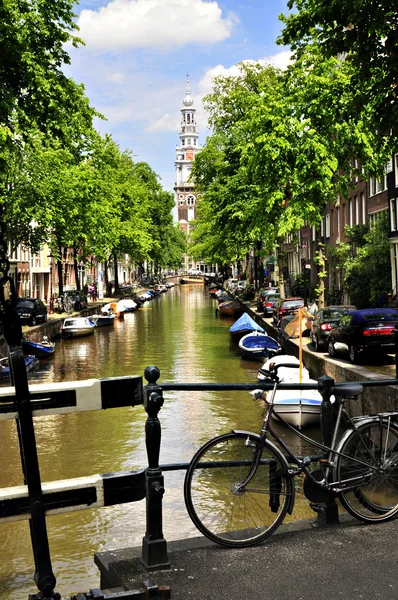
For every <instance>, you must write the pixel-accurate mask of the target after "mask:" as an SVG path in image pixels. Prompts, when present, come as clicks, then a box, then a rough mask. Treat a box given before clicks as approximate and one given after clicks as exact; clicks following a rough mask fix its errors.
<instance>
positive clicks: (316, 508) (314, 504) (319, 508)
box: [310, 502, 325, 513]
mask: <svg viewBox="0 0 398 600" xmlns="http://www.w3.org/2000/svg"><path fill="white" fill-rule="evenodd" d="M310 507H311V508H312V510H313V511H314V512H316V513H323V512H325V509H324V508H323V507H322V506H319V504H318V503H317V502H310Z"/></svg>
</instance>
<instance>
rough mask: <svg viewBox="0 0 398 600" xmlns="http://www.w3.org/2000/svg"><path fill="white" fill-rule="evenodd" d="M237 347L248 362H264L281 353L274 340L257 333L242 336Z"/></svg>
mask: <svg viewBox="0 0 398 600" xmlns="http://www.w3.org/2000/svg"><path fill="white" fill-rule="evenodd" d="M238 345H239V350H240V351H241V354H242V356H244V357H245V358H248V359H250V360H261V361H264V360H265V359H267V358H270V357H271V356H275V354H278V353H280V352H282V348H281V346H280V345H279V344H278V342H277V341H276V340H274V338H272V337H270V336H269V335H266V334H265V333H260V332H259V331H253V333H248V334H247V335H244V336H243V337H242V338H241V339H240V340H239V344H238Z"/></svg>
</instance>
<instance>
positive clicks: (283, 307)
mask: <svg viewBox="0 0 398 600" xmlns="http://www.w3.org/2000/svg"><path fill="white" fill-rule="evenodd" d="M302 306H304V299H303V298H299V297H292V298H284V299H283V300H282V299H280V300H279V301H278V302H277V303H276V304H275V306H274V308H273V310H272V318H273V322H274V325H276V326H277V327H279V323H280V320H281V319H282V317H285V316H286V315H292V314H295V313H296V312H297V311H298V309H299V308H300V307H302Z"/></svg>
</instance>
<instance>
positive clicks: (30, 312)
mask: <svg viewBox="0 0 398 600" xmlns="http://www.w3.org/2000/svg"><path fill="white" fill-rule="evenodd" d="M15 310H16V312H17V314H18V315H19V318H20V319H21V321H22V324H23V325H36V324H37V323H45V322H46V321H47V308H46V305H45V304H44V302H42V301H41V300H40V299H39V298H18V299H17V303H16V307H15Z"/></svg>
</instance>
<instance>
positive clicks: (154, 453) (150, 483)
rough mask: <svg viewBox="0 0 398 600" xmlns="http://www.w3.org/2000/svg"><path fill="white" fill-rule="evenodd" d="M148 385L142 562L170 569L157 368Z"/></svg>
mask: <svg viewBox="0 0 398 600" xmlns="http://www.w3.org/2000/svg"><path fill="white" fill-rule="evenodd" d="M144 376H145V379H146V380H147V381H148V384H147V385H146V386H145V387H144V407H145V410H146V412H147V413H148V419H147V421H146V424H145V443H146V449H147V455H148V468H147V469H146V471H145V482H146V532H145V536H144V538H143V540H142V561H143V563H144V565H145V567H146V569H147V570H148V571H155V570H160V569H169V568H170V563H169V562H168V558H167V543H166V540H165V539H164V537H163V531H162V527H163V518H162V500H163V494H164V479H163V475H162V471H161V469H160V468H159V455H160V439H161V426H160V421H159V419H158V412H159V410H160V409H161V407H162V405H163V392H162V389H161V388H160V387H159V386H157V385H156V381H157V380H158V379H159V377H160V371H159V369H158V368H157V367H153V366H152V367H147V368H146V369H145V372H144Z"/></svg>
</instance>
